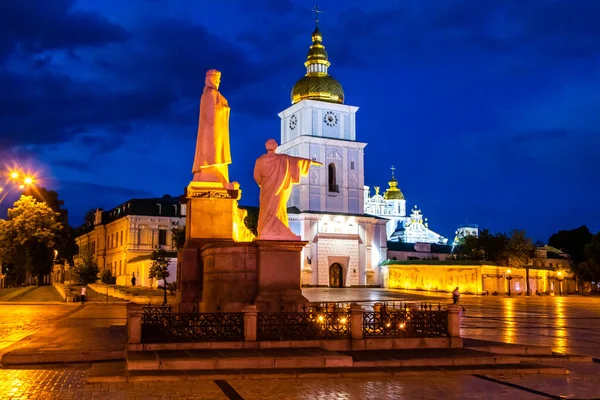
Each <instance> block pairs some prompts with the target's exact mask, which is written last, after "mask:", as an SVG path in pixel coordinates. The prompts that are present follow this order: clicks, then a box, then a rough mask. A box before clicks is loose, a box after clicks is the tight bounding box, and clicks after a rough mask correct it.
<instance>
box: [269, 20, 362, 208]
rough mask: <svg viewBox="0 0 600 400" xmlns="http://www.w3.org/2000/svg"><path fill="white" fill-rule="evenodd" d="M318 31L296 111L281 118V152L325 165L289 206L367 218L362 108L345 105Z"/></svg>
mask: <svg viewBox="0 0 600 400" xmlns="http://www.w3.org/2000/svg"><path fill="white" fill-rule="evenodd" d="M318 11H319V10H318V9H316V10H315V12H316V13H317V18H316V28H315V30H314V32H313V33H312V44H311V46H310V48H309V50H308V55H307V57H306V62H305V63H304V66H305V67H306V74H305V75H304V76H303V77H302V78H300V79H299V80H298V81H297V82H296V84H295V85H294V87H293V89H292V93H291V102H292V105H291V106H290V107H288V108H287V109H285V110H283V111H282V112H280V113H279V114H278V115H279V118H280V119H281V145H280V146H279V148H278V149H277V151H278V152H281V153H285V154H289V155H292V156H297V157H305V158H311V159H313V160H316V161H320V162H322V163H323V164H324V166H323V167H315V168H311V171H310V174H309V175H308V176H307V177H304V178H302V180H301V181H300V184H298V185H296V186H294V188H293V189H292V195H291V197H290V201H289V203H288V206H290V207H297V208H298V209H300V211H327V212H339V213H350V214H362V213H363V212H364V148H365V146H366V145H367V144H366V143H362V142H357V141H356V112H357V111H358V107H355V106H350V105H346V104H344V90H343V88H342V85H341V84H340V83H339V82H338V81H337V80H336V79H334V78H333V77H332V76H331V75H329V66H330V65H331V63H330V62H329V56H328V54H327V51H326V50H325V46H324V45H323V34H322V33H321V31H320V30H319V19H318Z"/></svg>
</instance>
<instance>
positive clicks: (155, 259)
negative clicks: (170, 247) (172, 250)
mask: <svg viewBox="0 0 600 400" xmlns="http://www.w3.org/2000/svg"><path fill="white" fill-rule="evenodd" d="M168 277H169V259H168V258H167V252H166V251H164V250H162V249H159V250H154V252H153V253H152V266H151V267H150V274H149V278H150V279H152V278H156V279H159V280H162V281H163V286H162V287H163V293H164V300H163V304H167V288H168V283H167V278H168Z"/></svg>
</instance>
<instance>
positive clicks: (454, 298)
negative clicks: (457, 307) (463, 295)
mask: <svg viewBox="0 0 600 400" xmlns="http://www.w3.org/2000/svg"><path fill="white" fill-rule="evenodd" d="M459 297H460V293H459V292H458V286H457V287H456V289H454V291H453V292H452V300H454V304H457V303H458V298H459Z"/></svg>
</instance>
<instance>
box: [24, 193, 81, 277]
mask: <svg viewBox="0 0 600 400" xmlns="http://www.w3.org/2000/svg"><path fill="white" fill-rule="evenodd" d="M25 194H27V195H29V196H31V197H33V198H34V199H35V200H36V201H37V202H38V203H46V204H47V205H48V206H49V207H50V209H52V211H54V212H55V213H57V214H58V216H57V218H56V221H57V222H58V223H60V224H61V226H62V229H61V230H60V231H59V232H58V234H57V235H56V238H55V243H54V246H53V250H56V258H55V260H54V263H55V264H68V265H70V266H71V267H73V266H74V265H75V264H74V261H73V257H74V256H75V255H76V254H77V253H78V251H79V248H78V246H77V243H76V242H75V232H74V229H73V228H72V227H71V226H69V219H68V211H67V210H66V209H64V208H62V206H63V205H64V201H63V200H59V199H58V193H57V192H55V191H54V190H47V189H45V188H42V187H31V188H30V189H28V190H27V191H26V193H25Z"/></svg>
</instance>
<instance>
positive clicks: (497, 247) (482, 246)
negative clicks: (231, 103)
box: [453, 229, 508, 263]
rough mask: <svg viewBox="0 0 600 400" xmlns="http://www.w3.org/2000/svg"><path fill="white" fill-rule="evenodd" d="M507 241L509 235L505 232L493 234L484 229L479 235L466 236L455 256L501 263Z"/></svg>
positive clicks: (456, 258) (457, 248) (458, 258)
mask: <svg viewBox="0 0 600 400" xmlns="http://www.w3.org/2000/svg"><path fill="white" fill-rule="evenodd" d="M507 243H508V237H507V236H506V235H505V234H504V233H496V234H492V233H490V231H489V230H488V229H482V230H481V232H480V233H479V236H473V235H467V236H465V237H464V238H463V240H461V243H460V244H459V245H458V246H457V247H456V249H455V251H454V255H453V258H454V259H455V260H475V261H491V262H495V263H499V262H501V261H502V255H503V254H504V251H505V249H506V245H507Z"/></svg>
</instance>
